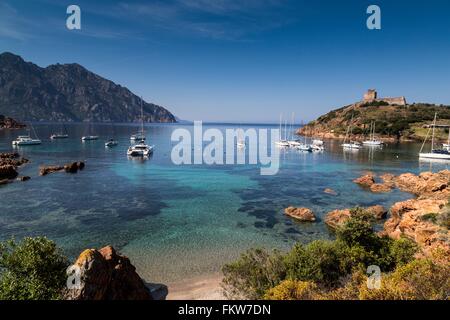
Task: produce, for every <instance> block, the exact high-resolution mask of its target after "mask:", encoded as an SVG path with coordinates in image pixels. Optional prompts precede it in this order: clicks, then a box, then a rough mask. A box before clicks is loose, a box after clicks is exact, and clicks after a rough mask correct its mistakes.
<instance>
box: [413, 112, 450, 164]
mask: <svg viewBox="0 0 450 320" xmlns="http://www.w3.org/2000/svg"><path fill="white" fill-rule="evenodd" d="M436 118H437V112H436V113H435V114H434V120H433V124H432V125H431V127H430V128H429V129H428V132H427V135H426V137H425V140H424V141H423V144H422V147H421V148H420V152H419V159H438V160H450V151H449V150H448V149H445V148H442V149H435V148H434V134H435V129H436ZM430 130H432V135H431V150H430V152H422V150H423V148H424V146H425V143H426V141H427V139H428V136H429V134H430ZM448 139H449V140H450V132H449V138H448ZM447 144H450V142H448V143H447Z"/></svg>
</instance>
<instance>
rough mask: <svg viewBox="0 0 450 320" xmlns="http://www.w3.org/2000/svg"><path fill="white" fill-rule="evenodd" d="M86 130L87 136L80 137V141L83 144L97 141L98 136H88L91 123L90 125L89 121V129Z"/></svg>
mask: <svg viewBox="0 0 450 320" xmlns="http://www.w3.org/2000/svg"><path fill="white" fill-rule="evenodd" d="M88 129H89V135H86V136H83V137H81V141H83V142H85V141H93V140H98V136H96V135H91V134H90V131H91V123H90V121H89V128H88Z"/></svg>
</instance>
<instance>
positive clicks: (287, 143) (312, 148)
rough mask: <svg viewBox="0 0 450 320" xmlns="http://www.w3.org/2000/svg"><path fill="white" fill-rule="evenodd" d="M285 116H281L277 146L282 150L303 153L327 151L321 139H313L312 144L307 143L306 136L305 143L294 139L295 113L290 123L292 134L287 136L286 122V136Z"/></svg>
mask: <svg viewBox="0 0 450 320" xmlns="http://www.w3.org/2000/svg"><path fill="white" fill-rule="evenodd" d="M282 122H283V116H282V115H280V129H279V137H278V138H279V139H278V141H277V142H276V145H277V146H278V147H280V148H292V149H296V150H299V151H303V152H321V151H324V150H325V146H324V142H323V140H321V139H317V138H315V139H312V141H311V143H307V141H306V136H305V139H304V140H303V141H301V140H300V139H296V138H294V130H293V126H294V113H293V114H292V119H291V123H290V130H289V131H290V134H289V136H288V134H287V120H285V121H284V135H283V130H282ZM282 136H283V137H282Z"/></svg>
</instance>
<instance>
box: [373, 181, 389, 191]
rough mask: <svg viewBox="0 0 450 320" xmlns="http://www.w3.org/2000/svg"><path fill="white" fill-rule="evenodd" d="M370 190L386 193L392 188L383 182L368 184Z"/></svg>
mask: <svg viewBox="0 0 450 320" xmlns="http://www.w3.org/2000/svg"><path fill="white" fill-rule="evenodd" d="M370 191H372V192H373V193H387V192H391V191H392V188H391V187H389V185H387V184H384V183H374V184H372V185H371V186H370Z"/></svg>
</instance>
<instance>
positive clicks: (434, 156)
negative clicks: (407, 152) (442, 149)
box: [419, 152, 450, 160]
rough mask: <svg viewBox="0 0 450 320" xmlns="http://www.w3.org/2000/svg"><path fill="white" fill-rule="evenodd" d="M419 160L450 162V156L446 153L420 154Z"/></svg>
mask: <svg viewBox="0 0 450 320" xmlns="http://www.w3.org/2000/svg"><path fill="white" fill-rule="evenodd" d="M419 158H422V159H439V160H450V154H445V153H431V152H430V153H419Z"/></svg>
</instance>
